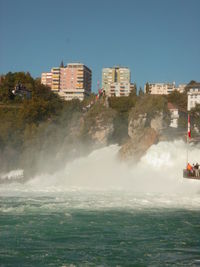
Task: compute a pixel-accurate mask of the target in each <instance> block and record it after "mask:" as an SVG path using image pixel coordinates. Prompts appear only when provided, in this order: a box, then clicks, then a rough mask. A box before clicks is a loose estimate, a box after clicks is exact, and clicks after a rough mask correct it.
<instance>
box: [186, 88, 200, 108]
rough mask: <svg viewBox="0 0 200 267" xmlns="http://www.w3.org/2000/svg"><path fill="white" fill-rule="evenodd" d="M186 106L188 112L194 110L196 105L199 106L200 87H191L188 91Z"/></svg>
mask: <svg viewBox="0 0 200 267" xmlns="http://www.w3.org/2000/svg"><path fill="white" fill-rule="evenodd" d="M187 95H188V106H187V109H188V111H190V110H191V109H192V108H195V107H196V105H197V104H200V86H198V87H196V86H195V87H192V88H190V89H189V91H188V93H187Z"/></svg>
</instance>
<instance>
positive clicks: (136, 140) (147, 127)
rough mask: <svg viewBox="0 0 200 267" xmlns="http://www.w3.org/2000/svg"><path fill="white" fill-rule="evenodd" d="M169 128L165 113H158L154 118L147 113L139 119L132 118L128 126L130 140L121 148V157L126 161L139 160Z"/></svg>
mask: <svg viewBox="0 0 200 267" xmlns="http://www.w3.org/2000/svg"><path fill="white" fill-rule="evenodd" d="M166 127H167V123H166V120H165V115H164V113H163V112H157V113H156V114H155V115H154V116H153V117H150V116H148V114H147V113H144V114H140V115H139V116H138V118H134V117H130V119H129V125H128V135H129V140H127V142H126V143H125V144H124V145H123V146H122V147H121V149H120V151H119V156H120V158H121V159H124V160H129V159H132V160H135V161H137V160H139V159H140V158H141V157H142V156H143V155H144V154H145V152H146V151H147V150H148V149H149V148H150V147H151V146H152V145H153V144H156V143H157V142H158V141H159V139H160V138H161V137H162V133H163V131H164V130H165V128H166Z"/></svg>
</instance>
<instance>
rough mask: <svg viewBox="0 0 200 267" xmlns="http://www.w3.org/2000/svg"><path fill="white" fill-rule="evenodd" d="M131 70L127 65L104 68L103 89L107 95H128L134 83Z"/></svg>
mask: <svg viewBox="0 0 200 267" xmlns="http://www.w3.org/2000/svg"><path fill="white" fill-rule="evenodd" d="M130 80H131V72H130V69H129V68H126V67H112V68H103V70H102V89H103V90H105V94H106V95H107V96H114V95H115V96H128V95H129V94H130V92H131V90H132V89H133V88H134V85H133V84H131V83H130Z"/></svg>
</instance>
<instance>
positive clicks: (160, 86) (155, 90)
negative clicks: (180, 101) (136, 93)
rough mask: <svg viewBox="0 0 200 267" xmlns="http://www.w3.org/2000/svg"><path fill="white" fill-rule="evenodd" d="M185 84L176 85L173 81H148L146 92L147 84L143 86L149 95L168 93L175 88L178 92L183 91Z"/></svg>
mask: <svg viewBox="0 0 200 267" xmlns="http://www.w3.org/2000/svg"><path fill="white" fill-rule="evenodd" d="M185 87H186V84H179V86H176V84H175V82H173V83H148V92H147V84H145V86H144V93H148V94H151V95H168V94H171V93H172V92H173V91H175V90H177V91H178V92H179V93H183V92H184V91H185Z"/></svg>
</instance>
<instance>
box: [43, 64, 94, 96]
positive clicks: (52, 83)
mask: <svg viewBox="0 0 200 267" xmlns="http://www.w3.org/2000/svg"><path fill="white" fill-rule="evenodd" d="M41 83H42V84H44V85H47V86H49V87H50V88H51V90H52V91H53V92H55V93H57V94H58V95H59V96H60V97H62V98H63V99H64V100H72V99H74V98H76V99H79V100H81V101H82V100H83V99H84V98H85V97H87V96H89V95H90V94H91V86H92V71H91V70H90V69H89V68H88V67H87V66H85V65H84V64H82V63H69V64H67V66H64V64H63V62H62V63H61V65H60V67H54V68H52V69H51V72H43V73H42V75H41Z"/></svg>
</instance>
